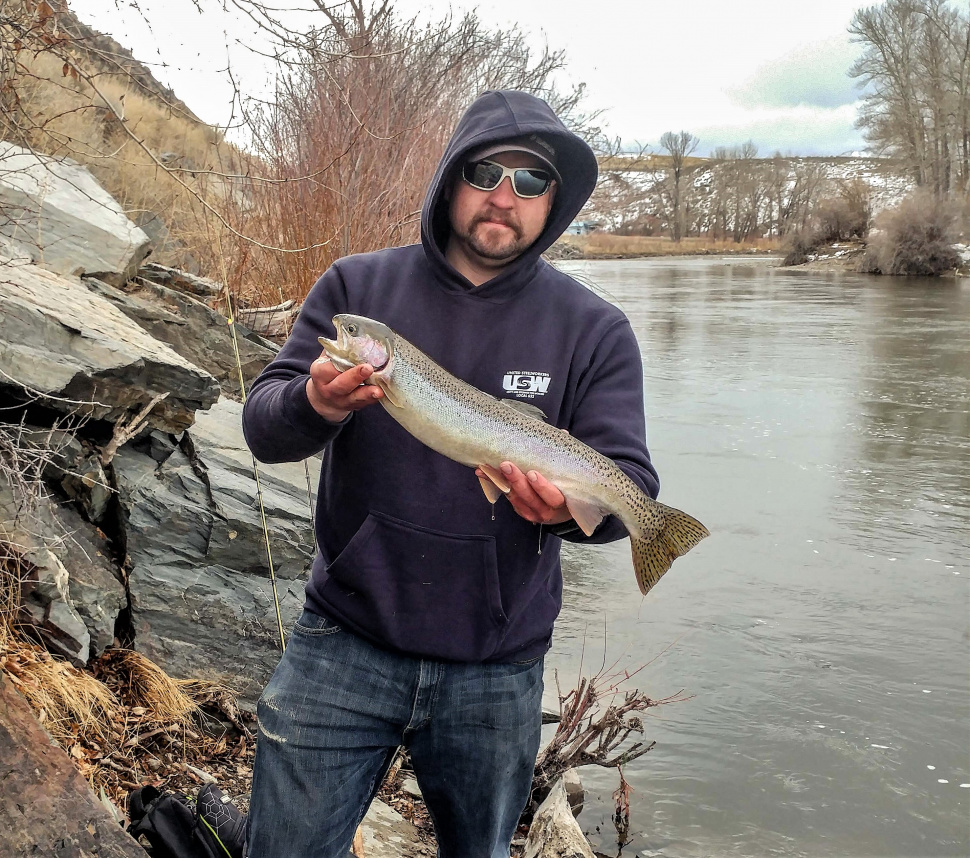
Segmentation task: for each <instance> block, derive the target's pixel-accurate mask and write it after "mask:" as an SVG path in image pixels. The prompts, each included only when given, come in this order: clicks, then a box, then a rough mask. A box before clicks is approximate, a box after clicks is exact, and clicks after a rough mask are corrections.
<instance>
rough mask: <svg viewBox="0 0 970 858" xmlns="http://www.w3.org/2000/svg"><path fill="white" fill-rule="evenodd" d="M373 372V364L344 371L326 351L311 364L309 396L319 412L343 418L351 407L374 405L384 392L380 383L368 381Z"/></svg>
mask: <svg viewBox="0 0 970 858" xmlns="http://www.w3.org/2000/svg"><path fill="white" fill-rule="evenodd" d="M373 374H374V368H373V367H372V366H371V365H370V364H361V365H360V366H355V367H351V368H350V369H348V370H345V371H344V372H341V371H340V370H339V369H337V367H335V366H334V365H333V363H332V362H331V361H330V359H329V358H328V357H327V356H326V353H324V354H323V355H322V356H321V357H320V358H318V359H317V360H315V361H314V362H313V363H312V364H311V365H310V379H309V381H308V382H307V397H308V399H309V400H310V404H311V405H312V406H313V408H314V410H315V411H316V412H317V413H318V414H320V415H321V416H322V417H325V418H326V419H328V420H332V421H334V422H340V421H341V420H343V419H344V417H346V416H347V414H349V413H350V412H351V411H358V410H359V409H361V408H364V407H366V406H368V405H373V403H375V402H377V401H378V400H379V399H380V398H381V397H382V396H383V395H384V392H383V391H382V390H381V389H380V388H379V387H377V386H376V385H372V384H365V383H364V382H366V381H367V379H369V378H370V377H371V376H372V375H373Z"/></svg>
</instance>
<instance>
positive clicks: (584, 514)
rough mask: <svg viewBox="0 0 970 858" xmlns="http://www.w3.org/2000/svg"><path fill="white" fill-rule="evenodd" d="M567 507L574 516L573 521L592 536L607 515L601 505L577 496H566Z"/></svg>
mask: <svg viewBox="0 0 970 858" xmlns="http://www.w3.org/2000/svg"><path fill="white" fill-rule="evenodd" d="M566 508H567V509H568V510H569V514H570V515H571V516H572V517H573V521H575V522H576V524H578V525H579V529H580V530H582V531H583V533H585V534H586V535H587V536H592V535H593V531H594V530H596V528H597V527H599V525H600V522H601V521H602V520H603V519H604V518H605V517H606V516H604V515H603V511H602V510H601V509H600V508H599V507H597V506H593V504H591V503H586V501H581V500H577V499H576V498H566Z"/></svg>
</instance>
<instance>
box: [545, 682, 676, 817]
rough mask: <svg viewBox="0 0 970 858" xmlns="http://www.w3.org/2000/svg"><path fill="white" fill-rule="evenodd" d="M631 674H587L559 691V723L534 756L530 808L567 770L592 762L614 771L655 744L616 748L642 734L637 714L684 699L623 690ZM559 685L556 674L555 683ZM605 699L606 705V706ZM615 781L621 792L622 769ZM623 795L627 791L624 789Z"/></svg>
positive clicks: (639, 743)
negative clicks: (654, 696) (654, 698)
mask: <svg viewBox="0 0 970 858" xmlns="http://www.w3.org/2000/svg"><path fill="white" fill-rule="evenodd" d="M632 675H633V674H630V673H627V672H623V673H621V674H610V673H607V672H604V671H601V672H600V673H598V674H597V675H596V676H593V677H591V678H587V677H581V678H580V680H579V684H578V685H577V686H576V688H574V689H573V690H572V691H570V692H568V693H567V694H563V693H562V692H561V691H560V692H559V711H560V721H559V727H558V728H557V730H556V733H555V735H554V736H553V737H552V740H551V741H550V742H549V744H548V745H546V747H545V748H543V750H542V751H541V752H540V753H539V757H538V759H537V760H536V767H535V774H534V776H533V780H532V801H531V803H530V806H531V808H532V809H533V810H534V809H535V807H536V806H537V804H538V802H539V801H541V800H542V799H543V798H544V797H545V795H547V794H548V791H549V789H550V787H551V786H552V785H553V784H554V783H555V782H556V781H557V780H559V778H561V777H562V776H563V775H564V774H565V773H566V772H567V771H568V770H569V769H574V768H578V767H580V766H588V765H597V766H603V767H604V768H615V769H618V770H619V769H620V767H621V766H624V765H626V764H627V763H629V762H632V761H633V760H636V759H638V758H639V757H642V756H643V755H644V754H646V753H647V752H648V751H650V750H652V749H653V747H654V746H655V745H656V742H649V743H644V742H639V741H638V742H635V743H634V744H632V745H630V746H629V747H628V748H626V749H625V750H622V751H620V750H619V748H620V746H621V745H623V744H624V743H625V742H626V740H627V739H628V738H629V737H630V736H631V734H634V733H637V734H642V733H643V721H642V720H641V719H640V717H639V716H638V715H637V714H636V713H638V712H644V711H646V710H647V709H649V708H652V707H654V706H661V705H664V704H666V703H674V702H678V701H680V700H685V699H687V698H685V697H681V696H680V695H674V696H672V697H667V698H664V699H662V700H652V699H651V698H649V697H648V696H647V695H646V694H643V693H641V692H640V691H637V690H636V689H633V690H630V691H623V690H622V689H621V688H620V686H621V685H622V684H623V683H624V682H626V681H627V680H628V679H630V678H631V676H632ZM558 683H559V676H558V674H557V675H556V684H557V687H558ZM604 702H606V703H607V705H606V708H605V710H604V709H603V706H602V704H603V703H604ZM620 782H621V791H623V785H624V784H625V781H624V780H623V773H622V770H621V771H620ZM623 795H624V796H625V795H626V792H625V791H623Z"/></svg>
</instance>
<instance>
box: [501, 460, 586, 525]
mask: <svg viewBox="0 0 970 858" xmlns="http://www.w3.org/2000/svg"><path fill="white" fill-rule="evenodd" d="M502 474H503V475H504V476H505V479H506V480H508V483H509V486H510V487H511V490H510V491H509V493H508V494H507V495H506V497H507V498H508V499H509V503H511V504H512V508H513V509H514V510H515V511H516V512H517V513H518V514H519V515H521V516H522V517H523V518H524V519H526V520H528V521H531V522H533V523H534V524H559V523H560V522H563V521H567V520H568V519H569V518H570V514H569V510H568V509H567V508H566V498H565V497H564V496H563V493H562V492H561V491H559V489H557V488H556V487H555V486H554V485H553V484H552V483H550V482H549V481H548V480H547V479H546V478H545V477H543V476H542V474H540V473H538V472H537V471H529V472H528V473H527V474H525V473H523V472H522V471H521V470H520V469H519V468H518V467H516V466H515V465H513V464H512V463H511V462H503V463H502Z"/></svg>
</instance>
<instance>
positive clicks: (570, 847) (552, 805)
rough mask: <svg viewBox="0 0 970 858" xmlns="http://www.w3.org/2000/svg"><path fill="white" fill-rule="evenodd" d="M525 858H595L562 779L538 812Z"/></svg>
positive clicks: (530, 829) (528, 840)
mask: <svg viewBox="0 0 970 858" xmlns="http://www.w3.org/2000/svg"><path fill="white" fill-rule="evenodd" d="M523 858H595V856H594V855H593V850H592V849H591V848H590V846H589V841H587V840H586V837H585V835H584V834H583V831H582V829H581V828H580V827H579V823H577V822H576V820H575V819H574V818H573V814H572V811H571V810H570V808H569V802H568V801H567V800H566V790H565V788H564V787H563V783H562V779H560V780H558V781H556V783H555V785H554V786H553V788H552V789H551V790H550V791H549V796H548V797H547V798H546V800H545V801H544V802H543V803H542V804H541V805H539V809H538V810H537V811H536V815H535V817H534V818H533V820H532V826H531V827H530V828H529V837H528V839H527V840H526V843H525V852H524V853H523Z"/></svg>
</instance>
